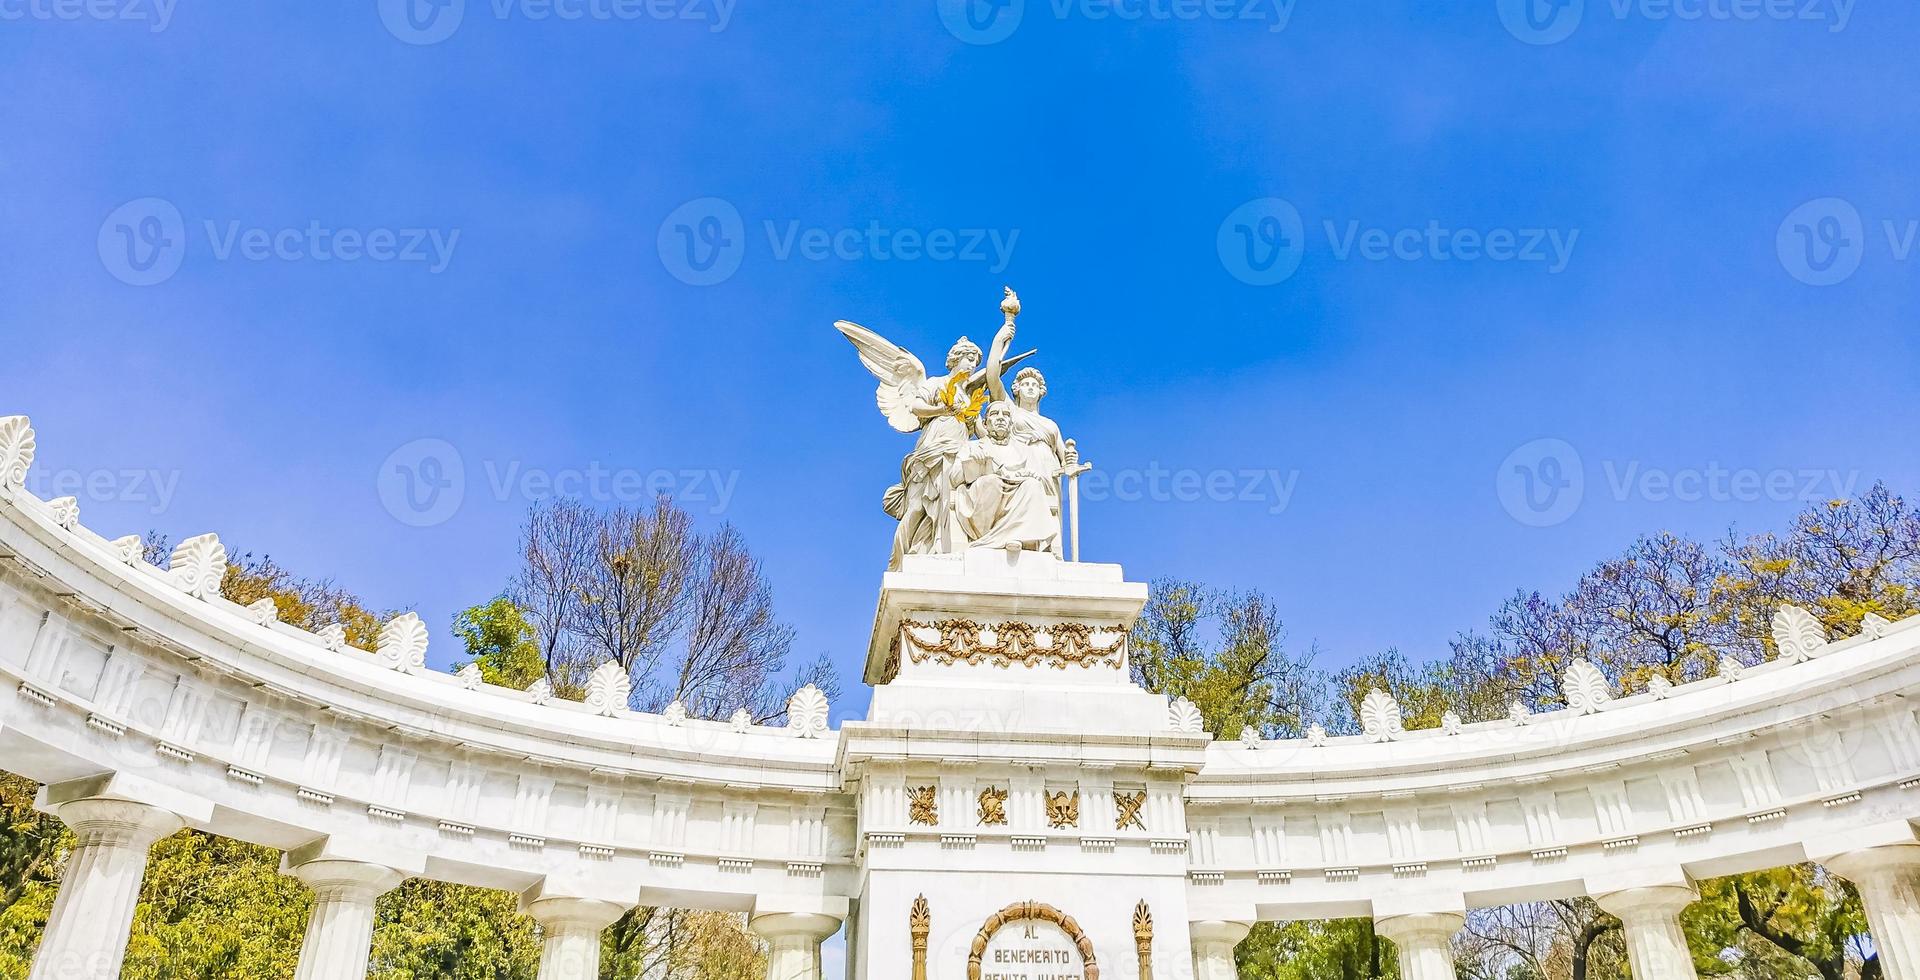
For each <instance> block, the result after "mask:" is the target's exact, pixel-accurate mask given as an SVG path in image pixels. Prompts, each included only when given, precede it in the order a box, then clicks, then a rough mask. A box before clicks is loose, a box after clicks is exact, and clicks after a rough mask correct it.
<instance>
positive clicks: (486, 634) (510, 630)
mask: <svg viewBox="0 0 1920 980" xmlns="http://www.w3.org/2000/svg"><path fill="white" fill-rule="evenodd" d="M453 635H455V636H457V637H459V638H460V642H461V643H462V644H463V645H464V646H465V647H466V650H467V661H466V662H467V663H472V664H476V665H478V666H479V668H480V678H481V680H484V681H486V682H487V683H489V684H498V685H499V686H501V687H508V688H512V689H514V690H516V691H523V690H526V689H527V688H528V687H529V686H531V685H532V684H533V682H534V681H537V680H539V679H540V678H542V677H544V676H546V674H547V663H546V658H544V657H542V656H541V654H540V641H539V636H538V634H536V633H535V632H534V629H533V624H532V623H529V622H528V621H527V615H526V611H525V610H523V609H521V608H520V606H519V605H518V604H516V603H515V602H514V601H513V600H512V599H509V598H507V597H506V596H497V597H495V598H493V599H490V600H488V601H486V602H483V603H481V604H479V605H477V606H473V607H472V608H469V609H466V610H464V611H462V612H461V613H460V614H459V615H458V616H456V617H454V620H453ZM462 666H465V664H455V665H454V669H455V670H458V669H460V668H461V667H462ZM554 693H556V694H559V695H561V696H562V697H571V698H573V699H575V700H578V699H579V698H580V697H583V696H584V693H585V692H583V691H581V692H576V691H571V690H569V691H561V690H560V689H559V688H558V687H557V686H556V688H555V691H554Z"/></svg>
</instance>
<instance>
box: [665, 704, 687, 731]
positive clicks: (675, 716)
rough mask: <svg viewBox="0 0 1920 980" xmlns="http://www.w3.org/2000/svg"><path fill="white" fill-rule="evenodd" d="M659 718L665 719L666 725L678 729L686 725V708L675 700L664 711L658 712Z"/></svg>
mask: <svg viewBox="0 0 1920 980" xmlns="http://www.w3.org/2000/svg"><path fill="white" fill-rule="evenodd" d="M660 717H661V718H663V719H665V720H666V723H667V724H668V725H670V726H672V727H674V728H679V727H680V726H681V725H684V724H686V723H687V706H686V705H685V704H682V703H681V702H680V701H678V700H676V701H674V702H673V703H672V704H670V705H667V708H666V710H665V711H662V712H660Z"/></svg>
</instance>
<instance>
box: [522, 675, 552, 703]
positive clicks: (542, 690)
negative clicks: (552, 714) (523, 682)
mask: <svg viewBox="0 0 1920 980" xmlns="http://www.w3.org/2000/svg"><path fill="white" fill-rule="evenodd" d="M527 698H528V700H530V701H532V702H533V703H534V704H546V703H547V702H548V701H551V700H553V682H552V681H550V680H547V679H546V678H545V677H542V678H540V679H539V680H537V681H534V682H533V683H531V684H529V685H527Z"/></svg>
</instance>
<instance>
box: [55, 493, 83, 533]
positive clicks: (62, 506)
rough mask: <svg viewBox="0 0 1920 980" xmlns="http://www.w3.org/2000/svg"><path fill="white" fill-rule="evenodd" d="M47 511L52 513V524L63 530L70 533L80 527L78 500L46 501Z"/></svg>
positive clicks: (69, 498)
mask: <svg viewBox="0 0 1920 980" xmlns="http://www.w3.org/2000/svg"><path fill="white" fill-rule="evenodd" d="M47 509H48V510H49V511H52V512H53V522H54V523H55V524H58V525H60V527H61V528H62V529H63V530H68V531H71V530H73V529H74V528H76V527H79V526H80V498H79V497H59V498H56V499H54V500H49V501H47Z"/></svg>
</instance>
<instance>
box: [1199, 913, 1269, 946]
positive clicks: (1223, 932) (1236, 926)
mask: <svg viewBox="0 0 1920 980" xmlns="http://www.w3.org/2000/svg"><path fill="white" fill-rule="evenodd" d="M1252 931H1253V923H1251V922H1233V921H1229V920H1226V919H1202V920H1197V921H1194V922H1189V923H1187V935H1189V936H1191V937H1193V940H1194V941H1195V942H1202V943H1226V944H1227V945H1229V946H1238V945H1240V940H1242V939H1245V938H1247V933H1249V932H1252Z"/></svg>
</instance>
